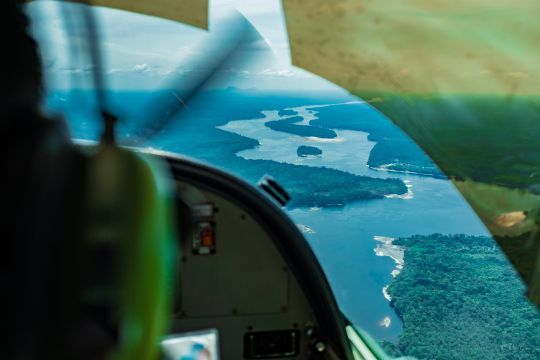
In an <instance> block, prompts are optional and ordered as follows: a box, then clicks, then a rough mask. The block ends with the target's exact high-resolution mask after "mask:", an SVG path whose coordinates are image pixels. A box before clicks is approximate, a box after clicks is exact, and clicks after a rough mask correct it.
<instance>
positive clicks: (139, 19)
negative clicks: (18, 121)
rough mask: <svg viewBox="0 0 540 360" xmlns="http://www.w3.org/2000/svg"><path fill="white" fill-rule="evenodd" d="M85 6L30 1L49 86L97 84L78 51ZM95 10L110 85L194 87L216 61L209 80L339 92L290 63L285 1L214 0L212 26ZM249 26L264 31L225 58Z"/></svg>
mask: <svg viewBox="0 0 540 360" xmlns="http://www.w3.org/2000/svg"><path fill="white" fill-rule="evenodd" d="M81 6H82V5H79V4H66V3H63V4H60V3H59V2H56V1H36V2H33V3H30V4H29V5H27V12H28V14H29V15H30V17H31V19H32V29H33V34H34V37H35V38H36V39H37V40H38V43H39V44H40V46H41V49H42V58H43V63H44V67H45V69H46V71H45V73H46V74H47V85H48V87H49V88H81V87H88V86H91V85H89V84H92V83H91V76H90V75H91V71H92V70H93V68H94V67H93V66H92V64H91V61H89V60H88V59H87V58H86V57H85V56H82V57H81V56H76V54H81V51H80V50H81V49H84V47H85V45H86V42H85V41H84V39H85V37H84V28H83V27H81V26H80V23H81V22H80V20H78V18H77V14H79V13H78V12H77V9H80V7H81ZM234 9H236V10H237V11H238V12H239V13H237V12H234V11H233V10H234ZM95 14H96V15H97V16H96V19H97V21H98V24H99V26H98V29H99V31H100V34H101V36H102V41H101V49H102V53H103V58H104V66H103V68H104V72H105V73H106V74H107V76H106V82H107V84H106V85H107V87H110V88H117V89H156V88H166V87H168V86H175V87H176V86H178V85H177V84H179V83H180V84H182V86H186V87H189V86H192V85H193V84H195V83H197V81H200V79H203V78H205V76H204V74H206V73H208V71H209V69H214V68H216V67H217V68H218V69H219V71H218V72H217V73H218V76H214V77H213V78H212V79H213V80H212V81H210V82H209V83H208V84H207V86H208V87H213V88H226V87H238V88H249V89H251V88H257V89H261V90H265V89H272V90H299V91H302V90H308V89H309V90H315V89H320V90H335V91H340V90H339V88H338V87H336V86H334V85H333V84H331V83H329V82H328V81H326V80H324V79H321V78H320V77H317V76H315V75H313V74H311V73H308V72H306V71H304V70H302V69H299V68H296V67H293V66H292V65H291V61H290V53H289V46H288V40H287V32H286V28H285V21H284V17H283V12H282V8H281V2H280V1H279V0H211V1H210V9H209V30H208V31H206V30H201V29H197V28H195V27H192V26H189V25H184V24H180V23H177V22H174V21H170V20H165V19H160V18H155V17H151V16H145V15H140V14H134V13H129V12H126V11H121V10H116V9H109V8H96V11H95ZM240 14H241V15H240ZM242 15H243V16H244V17H245V19H247V21H248V23H246V22H245V21H244V20H243V18H242ZM74 24H76V25H74ZM250 24H251V25H250ZM250 26H252V27H253V28H254V29H255V30H256V31H257V32H258V33H259V34H260V37H259V38H257V37H256V36H255V35H254V34H256V32H253V31H250V32H247V34H248V35H247V40H245V39H246V38H243V39H244V41H241V42H240V44H241V46H239V50H238V51H236V52H235V53H234V55H233V56H232V57H229V58H228V59H229V61H228V62H226V63H221V62H219V61H218V60H219V59H222V58H224V57H225V55H226V54H228V53H229V51H230V49H231V47H232V45H231V44H236V43H237V42H238V41H239V40H238V39H239V38H241V36H244V34H246V32H245V29H246V28H249V27H250ZM67 34H69V38H68V36H67ZM70 48H78V49H79V51H78V52H74V51H70V50H69V49H70ZM82 54H84V52H82ZM218 63H219V64H221V65H219V66H218V65H217V64H218Z"/></svg>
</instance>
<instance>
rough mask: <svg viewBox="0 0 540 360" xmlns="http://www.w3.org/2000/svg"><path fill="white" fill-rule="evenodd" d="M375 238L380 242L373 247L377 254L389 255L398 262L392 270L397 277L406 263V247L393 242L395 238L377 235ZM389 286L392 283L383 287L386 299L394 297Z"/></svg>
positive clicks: (393, 275)
mask: <svg viewBox="0 0 540 360" xmlns="http://www.w3.org/2000/svg"><path fill="white" fill-rule="evenodd" d="M373 240H375V241H377V242H378V244H377V246H375V248H374V249H373V251H374V252H375V255H377V256H387V257H389V258H391V259H392V260H394V262H395V263H396V267H395V268H394V269H393V270H392V272H391V275H392V277H393V278H395V277H396V276H398V275H399V273H400V272H401V270H403V266H404V265H405V261H404V257H405V249H404V248H403V247H402V246H398V245H394V244H393V242H394V240H395V238H391V237H387V236H379V235H375V236H374V237H373ZM389 286H390V285H386V286H384V287H383V288H382V293H383V296H384V298H385V299H386V300H388V301H392V297H391V296H390V294H389V293H388V287H389Z"/></svg>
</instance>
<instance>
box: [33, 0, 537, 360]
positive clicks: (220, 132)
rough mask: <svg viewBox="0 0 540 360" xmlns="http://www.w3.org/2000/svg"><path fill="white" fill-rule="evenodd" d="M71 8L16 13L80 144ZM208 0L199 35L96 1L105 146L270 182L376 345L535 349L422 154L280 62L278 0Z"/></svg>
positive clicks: (510, 281)
mask: <svg viewBox="0 0 540 360" xmlns="http://www.w3.org/2000/svg"><path fill="white" fill-rule="evenodd" d="M80 6H83V5H80V4H61V3H57V2H52V1H39V2H34V3H31V4H29V5H27V12H28V14H29V15H30V16H31V18H32V20H33V32H34V34H35V37H36V38H37V39H38V41H39V43H40V46H41V49H42V61H43V64H44V68H45V72H46V80H47V89H46V99H45V102H46V104H45V107H46V109H47V110H48V111H50V112H53V113H61V114H64V115H63V116H65V117H66V120H67V122H68V123H69V129H70V131H71V135H72V137H73V139H76V140H78V141H95V140H97V139H98V137H99V134H100V133H101V124H100V122H99V121H98V120H97V118H96V115H95V110H96V109H95V108H94V105H93V104H95V96H96V95H95V91H94V89H93V85H92V79H91V72H92V71H93V70H94V67H93V65H92V64H91V63H90V62H89V60H88V59H85V58H84V57H83V56H77V54H81V51H82V50H80V49H79V50H77V49H76V48H75V49H74V50H73V49H71V47H77V46H78V43H77V41H76V39H77V37H82V36H85V34H84V29H82V28H78V27H77V19H76V9H77V7H80ZM211 6H212V7H211V9H210V18H209V30H208V31H206V30H201V29H198V28H195V27H191V26H189V25H184V24H180V23H176V22H174V21H171V20H165V19H160V18H157V17H151V16H145V15H140V14H135V13H130V12H126V11H121V10H115V9H109V8H96V9H95V11H96V14H97V19H98V20H99V23H100V29H101V31H102V33H101V34H100V35H101V40H100V46H101V48H102V52H103V55H104V58H105V62H104V69H103V71H104V73H105V74H106V81H107V84H106V86H107V88H106V92H105V94H106V103H107V106H108V108H109V109H108V110H110V111H111V112H114V113H115V114H116V115H117V116H118V123H119V129H118V138H119V142H120V143H121V144H123V145H126V146H134V147H144V148H149V149H153V150H155V151H166V152H170V153H174V154H178V155H181V156H188V157H192V158H194V159H196V160H199V161H203V162H206V163H209V164H211V165H213V166H216V167H219V168H221V169H224V170H226V171H228V172H231V173H233V174H235V175H236V176H239V177H241V178H242V179H244V180H247V181H248V182H250V183H252V184H256V183H257V182H258V181H259V179H261V177H263V176H264V175H270V176H272V177H273V178H275V179H276V180H277V181H278V182H279V183H280V184H281V185H282V186H283V187H284V188H285V189H286V190H287V191H288V192H289V194H290V195H291V198H292V200H291V201H290V202H289V203H288V204H287V205H286V207H285V211H286V212H287V213H288V215H289V216H290V217H291V218H292V219H293V220H294V222H295V223H296V224H297V225H298V227H299V229H300V230H301V231H302V232H303V233H304V234H305V237H306V238H307V240H308V241H309V243H310V245H311V247H312V248H313V250H314V252H315V253H316V255H317V257H318V260H319V261H320V263H321V265H322V267H323V269H324V271H325V273H326V275H327V277H328V279H329V281H330V284H331V286H332V289H333V291H334V294H335V297H336V299H337V301H338V304H339V306H340V309H341V310H342V312H343V313H344V314H345V316H346V317H347V318H348V319H349V320H350V321H351V322H352V323H353V324H354V326H356V327H358V328H361V329H363V330H365V331H367V332H368V333H369V334H370V335H371V336H372V337H373V338H374V339H375V340H376V341H378V342H379V343H380V344H381V346H382V347H383V348H384V349H385V350H386V351H387V352H388V354H390V355H394V356H401V355H408V356H414V357H417V358H420V359H434V358H447V359H488V358H489V359H509V358H513V359H518V358H522V359H532V358H540V348H539V346H538V345H539V344H540V332H538V329H539V328H540V314H539V312H538V310H537V308H536V307H535V306H534V305H532V304H531V303H530V302H529V301H528V300H527V299H526V297H525V288H524V285H523V283H522V281H521V279H520V277H519V276H518V275H517V273H516V272H515V270H514V269H513V267H512V266H511V265H510V263H509V261H508V260H507V258H506V257H505V255H504V254H503V253H502V252H501V250H500V249H499V247H498V245H497V244H496V243H495V242H494V240H493V239H492V238H491V235H490V233H489V232H488V230H487V229H486V228H485V227H484V225H483V224H482V222H481V221H480V220H479V218H478V217H477V215H476V214H475V213H474V211H473V210H472V209H471V207H470V206H469V205H468V204H467V202H466V201H465V200H464V199H463V198H462V196H461V195H460V193H459V192H458V191H457V190H456V188H455V187H454V185H453V184H452V182H451V181H450V180H449V179H448V178H447V177H446V176H445V175H444V174H443V172H442V171H441V170H440V169H439V168H438V167H437V166H436V165H435V164H434V163H433V162H432V161H431V160H430V158H429V157H428V156H427V155H426V154H425V153H424V152H423V151H422V150H421V149H420V148H419V147H418V146H417V145H416V144H415V143H414V142H413V141H412V140H411V139H410V138H409V137H408V136H407V135H405V134H404V133H403V132H402V131H401V130H400V129H399V128H397V127H396V126H395V125H394V124H393V123H392V122H391V121H389V120H388V119H387V118H386V117H385V116H384V115H382V114H381V113H380V112H379V111H378V110H376V109H375V108H374V107H372V105H370V104H369V103H367V102H366V101H364V100H365V99H361V98H358V97H355V96H353V95H351V94H350V93H348V92H347V91H346V90H344V89H343V88H340V87H338V86H337V85H334V84H332V83H330V82H328V81H327V80H324V79H322V78H320V77H318V76H316V75H313V74H311V73H309V72H307V71H304V70H301V69H299V68H296V67H294V66H292V65H291V64H290V63H291V60H290V51H289V43H288V37H287V32H286V27H285V18H284V15H283V11H282V8H281V4H280V2H279V1H277V0H272V1H270V0H265V1H248V0H246V1H237V2H234V1H225V0H223V1H213V2H212V4H211ZM233 7H235V8H237V9H238V10H239V11H240V12H236V11H231V8H233ZM74 39H75V40H74ZM71 50H73V51H71Z"/></svg>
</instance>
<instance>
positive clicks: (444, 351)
mask: <svg viewBox="0 0 540 360" xmlns="http://www.w3.org/2000/svg"><path fill="white" fill-rule="evenodd" d="M393 245H396V246H400V247H403V248H404V251H405V255H404V256H405V258H404V264H405V265H404V267H403V270H402V271H401V273H400V274H399V275H397V276H396V278H395V279H394V281H393V282H392V284H391V285H390V286H389V287H388V289H387V291H388V294H389V295H390V297H391V305H392V306H393V307H394V308H395V311H396V313H397V314H398V316H400V318H401V319H402V321H403V325H404V326H403V329H404V330H403V333H402V334H401V336H400V338H399V342H398V343H397V344H391V343H388V342H383V343H381V345H382V346H383V348H385V349H386V350H387V351H388V352H389V353H390V354H391V355H394V356H399V355H407V356H414V357H416V358H418V359H501V360H502V359H523V360H525V359H540V347H538V344H540V331H538V329H540V316H539V313H538V310H537V309H536V307H535V306H533V305H532V304H531V303H529V302H528V301H527V299H526V297H525V288H524V286H523V284H522V283H521V280H520V279H519V277H518V275H517V274H516V272H515V271H514V269H513V267H512V266H511V265H510V264H509V262H508V260H507V259H506V258H505V257H504V255H503V254H502V253H501V251H500V250H499V248H498V247H497V245H496V244H495V242H494V241H493V240H492V239H491V238H490V237H485V236H469V235H451V236H450V235H441V234H433V235H428V236H411V237H408V238H399V239H396V240H394V241H393Z"/></svg>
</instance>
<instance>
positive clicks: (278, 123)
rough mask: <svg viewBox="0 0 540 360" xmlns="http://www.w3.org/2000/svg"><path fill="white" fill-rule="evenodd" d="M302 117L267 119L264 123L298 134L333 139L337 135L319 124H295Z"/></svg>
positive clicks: (273, 128)
mask: <svg viewBox="0 0 540 360" xmlns="http://www.w3.org/2000/svg"><path fill="white" fill-rule="evenodd" d="M303 119H304V118H302V117H301V116H295V117H292V118H288V119H285V120H275V121H269V122H267V123H265V124H264V125H265V126H266V127H269V128H270V129H272V130H275V131H281V132H286V133H289V134H293V135H299V136H314V137H318V138H323V139H333V138H336V137H337V134H336V132H335V131H333V130H330V129H328V128H325V127H321V126H310V125H305V126H304V125H296V124H295V123H297V122H300V121H302V120H303Z"/></svg>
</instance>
